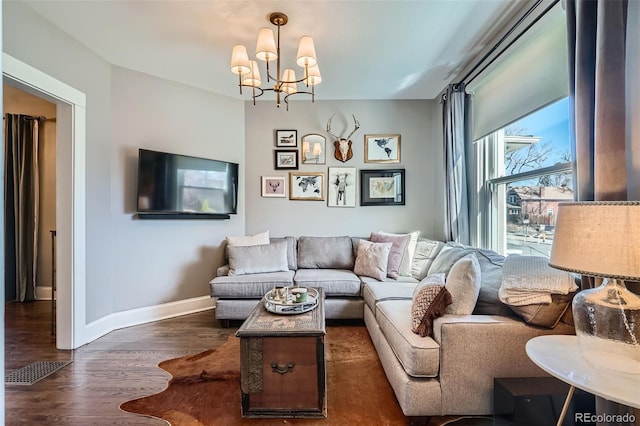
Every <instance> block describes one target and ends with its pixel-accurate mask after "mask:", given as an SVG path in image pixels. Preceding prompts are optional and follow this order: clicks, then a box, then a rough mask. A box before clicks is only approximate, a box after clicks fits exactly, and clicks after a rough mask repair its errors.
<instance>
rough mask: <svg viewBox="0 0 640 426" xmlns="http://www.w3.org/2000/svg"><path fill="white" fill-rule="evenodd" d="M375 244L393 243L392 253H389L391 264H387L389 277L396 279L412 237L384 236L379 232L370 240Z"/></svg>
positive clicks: (372, 234) (372, 235) (373, 234)
mask: <svg viewBox="0 0 640 426" xmlns="http://www.w3.org/2000/svg"><path fill="white" fill-rule="evenodd" d="M369 239H370V240H371V241H373V242H374V243H392V244H393V246H392V247H391V253H389V262H388V263H387V276H388V277H389V278H393V279H396V278H398V276H399V275H400V264H401V263H402V257H403V255H404V250H405V248H406V247H407V243H408V242H409V239H411V236H410V235H404V236H403V235H400V236H394V235H384V234H380V233H377V232H373V233H371V237H370V238H369Z"/></svg>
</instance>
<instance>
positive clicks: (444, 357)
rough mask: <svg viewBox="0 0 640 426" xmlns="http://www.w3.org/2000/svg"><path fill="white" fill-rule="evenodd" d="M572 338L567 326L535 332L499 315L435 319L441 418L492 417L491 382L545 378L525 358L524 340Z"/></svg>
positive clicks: (571, 332)
mask: <svg viewBox="0 0 640 426" xmlns="http://www.w3.org/2000/svg"><path fill="white" fill-rule="evenodd" d="M573 333H574V329H573V327H570V326H568V325H566V324H560V325H558V326H557V327H556V328H554V329H548V328H538V327H534V326H530V325H528V324H526V323H525V322H523V321H522V320H520V319H519V318H515V317H506V316H498V315H445V316H443V317H441V318H438V319H436V321H435V322H434V339H435V340H436V342H438V343H439V344H440V374H439V377H440V386H441V388H442V414H490V413H492V412H493V379H494V378H499V377H537V376H546V375H547V374H546V373H545V372H543V371H542V370H541V369H540V368H539V367H537V366H536V365H535V364H534V363H533V362H532V361H531V360H530V359H529V357H528V356H527V354H526V351H525V345H526V343H527V341H529V340H530V339H532V338H533V337H536V336H541V335H546V334H573Z"/></svg>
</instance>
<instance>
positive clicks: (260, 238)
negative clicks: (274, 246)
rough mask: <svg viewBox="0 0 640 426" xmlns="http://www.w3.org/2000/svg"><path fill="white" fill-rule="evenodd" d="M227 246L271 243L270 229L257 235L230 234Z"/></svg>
mask: <svg viewBox="0 0 640 426" xmlns="http://www.w3.org/2000/svg"><path fill="white" fill-rule="evenodd" d="M226 240H227V246H257V245H262V244H269V231H264V232H261V233H259V234H255V235H241V236H228V237H227V238H226Z"/></svg>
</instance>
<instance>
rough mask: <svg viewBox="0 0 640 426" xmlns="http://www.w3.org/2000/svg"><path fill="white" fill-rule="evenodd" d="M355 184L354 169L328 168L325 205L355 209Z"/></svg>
mask: <svg viewBox="0 0 640 426" xmlns="http://www.w3.org/2000/svg"><path fill="white" fill-rule="evenodd" d="M356 183H357V182H356V168H355V167H329V177H328V179H327V197H328V198H327V205H328V206H329V207H355V206H356V192H357V191H356V188H357V185H356Z"/></svg>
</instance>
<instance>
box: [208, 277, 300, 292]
mask: <svg viewBox="0 0 640 426" xmlns="http://www.w3.org/2000/svg"><path fill="white" fill-rule="evenodd" d="M294 274H295V272H294V271H285V272H265V273H263V274H248V275H232V276H224V277H216V278H214V279H213V280H211V282H210V286H211V296H212V297H222V298H227V299H261V298H262V296H264V295H265V294H266V293H267V292H268V291H269V290H272V289H273V288H274V287H289V286H292V285H293V275H294Z"/></svg>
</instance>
